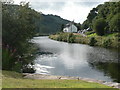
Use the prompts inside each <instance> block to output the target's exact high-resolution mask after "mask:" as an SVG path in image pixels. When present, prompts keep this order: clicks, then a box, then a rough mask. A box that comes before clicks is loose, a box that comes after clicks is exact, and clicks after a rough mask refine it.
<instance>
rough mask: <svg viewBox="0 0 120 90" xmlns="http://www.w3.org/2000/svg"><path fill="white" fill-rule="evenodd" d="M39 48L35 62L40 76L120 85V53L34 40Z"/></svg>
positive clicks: (37, 38)
mask: <svg viewBox="0 0 120 90" xmlns="http://www.w3.org/2000/svg"><path fill="white" fill-rule="evenodd" d="M32 42H33V43H35V44H36V45H37V46H38V47H39V52H38V54H37V56H36V59H35V61H34V67H35V69H36V73H38V74H50V75H63V76H75V77H83V78H92V79H97V80H104V81H114V82H119V80H118V79H119V76H120V71H119V70H118V69H119V68H118V67H119V66H120V63H118V54H119V53H118V51H117V50H113V49H105V48H101V47H91V46H89V45H84V44H75V43H73V44H71V43H66V42H59V41H55V40H51V39H49V38H48V37H46V36H45V37H34V38H33V39H32Z"/></svg>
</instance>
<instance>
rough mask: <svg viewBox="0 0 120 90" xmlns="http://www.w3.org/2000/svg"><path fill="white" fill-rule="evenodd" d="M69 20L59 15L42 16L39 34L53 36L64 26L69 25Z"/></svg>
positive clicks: (39, 22) (39, 23)
mask: <svg viewBox="0 0 120 90" xmlns="http://www.w3.org/2000/svg"><path fill="white" fill-rule="evenodd" d="M68 22H70V21H68V20H65V19H63V18H61V17H60V16H57V15H52V14H49V15H44V14H41V16H40V19H39V21H38V24H37V26H39V28H38V29H37V33H39V34H53V33H56V32H59V31H60V30H61V26H62V24H67V23H68Z"/></svg>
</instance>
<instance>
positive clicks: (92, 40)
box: [88, 37, 97, 46]
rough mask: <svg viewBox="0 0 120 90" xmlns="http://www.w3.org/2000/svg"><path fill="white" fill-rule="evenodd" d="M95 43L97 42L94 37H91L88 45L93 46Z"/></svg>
mask: <svg viewBox="0 0 120 90" xmlns="http://www.w3.org/2000/svg"><path fill="white" fill-rule="evenodd" d="M96 42H97V40H96V39H95V38H94V37H91V38H90V40H89V43H88V44H89V45H90V46H95V44H96Z"/></svg>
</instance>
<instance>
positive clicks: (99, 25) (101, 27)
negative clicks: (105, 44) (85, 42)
mask: <svg viewBox="0 0 120 90" xmlns="http://www.w3.org/2000/svg"><path fill="white" fill-rule="evenodd" d="M93 27H94V30H95V32H96V34H97V35H100V36H102V35H104V34H105V27H106V22H105V20H104V19H102V18H100V19H97V20H96V21H95V22H94V25H93Z"/></svg>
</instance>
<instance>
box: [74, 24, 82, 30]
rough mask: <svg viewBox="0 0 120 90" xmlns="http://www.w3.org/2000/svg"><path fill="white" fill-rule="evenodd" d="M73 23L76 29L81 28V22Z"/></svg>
mask: <svg viewBox="0 0 120 90" xmlns="http://www.w3.org/2000/svg"><path fill="white" fill-rule="evenodd" d="M74 24H75V26H76V27H77V30H81V29H82V27H81V24H80V23H74Z"/></svg>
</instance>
